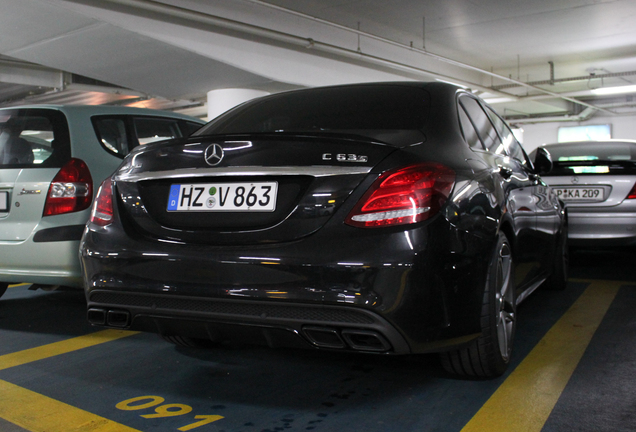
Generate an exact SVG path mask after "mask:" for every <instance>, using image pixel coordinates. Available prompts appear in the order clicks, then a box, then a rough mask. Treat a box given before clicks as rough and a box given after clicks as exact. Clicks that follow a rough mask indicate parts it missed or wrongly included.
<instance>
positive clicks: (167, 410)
mask: <svg viewBox="0 0 636 432" xmlns="http://www.w3.org/2000/svg"><path fill="white" fill-rule="evenodd" d="M164 402H165V399H164V398H162V397H161V396H139V397H134V398H132V399H126V400H125V401H122V402H119V403H118V404H117V405H115V407H116V408H117V409H120V410H122V411H137V410H142V409H147V408H152V407H155V412H154V414H141V417H143V418H147V419H151V418H163V417H176V416H180V415H185V414H188V413H190V412H191V411H192V407H191V406H189V405H184V404H164ZM222 418H223V416H220V415H196V416H194V419H195V420H199V421H198V422H195V423H191V424H189V425H185V426H183V427H180V428H179V430H180V431H182V432H186V431H189V430H192V429H195V428H198V427H200V426H204V425H206V424H210V423H212V422H215V421H217V420H221V419H222Z"/></svg>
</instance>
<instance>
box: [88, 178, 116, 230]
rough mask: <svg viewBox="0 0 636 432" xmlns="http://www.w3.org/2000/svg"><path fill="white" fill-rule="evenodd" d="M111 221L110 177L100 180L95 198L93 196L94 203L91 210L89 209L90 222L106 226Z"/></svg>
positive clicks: (111, 191) (111, 187)
mask: <svg viewBox="0 0 636 432" xmlns="http://www.w3.org/2000/svg"><path fill="white" fill-rule="evenodd" d="M112 221H113V183H112V182H111V180H110V177H109V178H107V179H106V180H104V181H103V182H102V185H101V186H100V187H99V191H98V192H97V198H95V204H93V210H92V211H91V218H90V222H91V223H93V224H95V225H99V226H106V225H109V224H110V223H111V222H112Z"/></svg>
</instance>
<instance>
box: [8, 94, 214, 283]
mask: <svg viewBox="0 0 636 432" xmlns="http://www.w3.org/2000/svg"><path fill="white" fill-rule="evenodd" d="M203 123H204V122H203V121H202V120H199V119H196V118H193V117H189V116H185V115H180V114H175V113H171V112H164V111H154V110H147V109H142V108H126V107H108V106H42V105H38V106H23V107H14V108H3V109H0V257H2V259H0V295H2V294H4V292H5V291H6V289H7V286H8V284H10V283H23V282H26V283H33V284H36V285H35V286H41V287H47V288H51V287H53V286H59V285H64V286H72V287H81V286H82V278H81V273H80V265H79V258H78V250H79V241H80V238H81V236H82V231H83V230H84V225H85V224H86V221H87V220H88V217H89V213H90V206H91V203H92V201H93V196H94V195H95V192H96V190H97V188H98V187H99V185H100V183H101V182H102V180H104V178H106V177H107V176H108V175H110V174H111V173H112V172H113V171H114V170H115V169H116V168H117V167H118V166H119V165H120V163H121V161H122V159H123V158H124V156H126V154H128V152H129V151H130V150H132V149H133V148H134V147H136V146H137V145H140V144H145V143H148V142H152V141H157V140H162V139H168V138H174V137H183V136H189V135H190V134H191V133H192V132H193V131H195V130H196V129H198V128H199V127H200V126H201V125H202V124H203Z"/></svg>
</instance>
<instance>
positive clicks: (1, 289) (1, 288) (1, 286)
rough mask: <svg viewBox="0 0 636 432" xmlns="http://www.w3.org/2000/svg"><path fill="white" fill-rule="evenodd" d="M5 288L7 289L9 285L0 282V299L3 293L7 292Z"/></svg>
mask: <svg viewBox="0 0 636 432" xmlns="http://www.w3.org/2000/svg"><path fill="white" fill-rule="evenodd" d="M7 288H9V284H8V283H6V282H0V297H2V296H3V295H4V293H5V292H7Z"/></svg>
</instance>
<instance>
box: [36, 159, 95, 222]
mask: <svg viewBox="0 0 636 432" xmlns="http://www.w3.org/2000/svg"><path fill="white" fill-rule="evenodd" d="M92 200H93V178H92V177H91V172H90V171H89V169H88V166H87V165H86V163H84V161H82V160H81V159H71V160H70V161H68V163H67V164H66V165H64V166H63V167H62V168H61V169H60V170H59V171H58V173H57V174H56V175H55V177H54V178H53V181H52V182H51V185H50V186H49V192H48V194H47V195H46V202H45V203H44V213H43V214H44V216H53V215H59V214H64V213H72V212H78V211H82V210H85V209H87V208H89V207H90V205H91V201H92Z"/></svg>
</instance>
